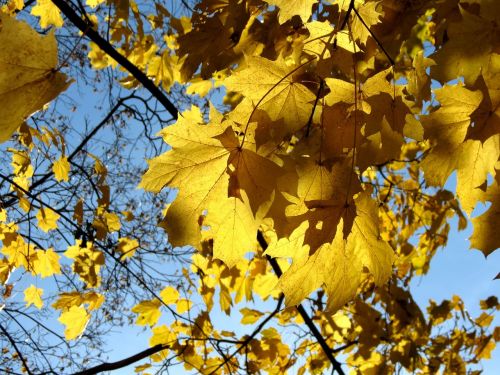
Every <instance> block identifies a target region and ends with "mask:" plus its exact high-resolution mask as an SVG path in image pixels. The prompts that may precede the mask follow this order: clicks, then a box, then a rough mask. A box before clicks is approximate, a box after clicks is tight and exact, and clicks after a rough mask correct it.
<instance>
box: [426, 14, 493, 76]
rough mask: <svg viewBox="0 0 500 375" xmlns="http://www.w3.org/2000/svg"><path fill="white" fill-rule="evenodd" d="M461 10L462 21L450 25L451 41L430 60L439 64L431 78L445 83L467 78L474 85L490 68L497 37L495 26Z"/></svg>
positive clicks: (449, 34)
mask: <svg viewBox="0 0 500 375" xmlns="http://www.w3.org/2000/svg"><path fill="white" fill-rule="evenodd" d="M459 9H460V13H461V16H462V19H461V20H460V21H457V22H451V23H450V25H449V26H448V28H447V30H446V33H447V36H448V38H449V40H448V41H447V42H446V43H445V44H444V45H443V46H442V48H440V49H438V50H437V51H436V52H435V53H434V54H432V55H431V56H430V58H431V59H433V60H434V61H435V62H436V65H434V66H432V67H431V76H432V77H433V78H434V79H437V80H439V81H441V82H442V83H445V82H448V81H450V80H453V79H457V77H464V80H465V83H466V84H473V83H474V82H475V81H476V79H477V77H478V76H479V74H481V71H482V68H483V67H484V66H487V65H488V61H489V59H490V55H491V52H492V49H493V46H494V43H495V39H494V38H496V34H495V31H494V30H495V29H494V26H493V23H492V22H489V21H487V20H485V19H483V18H482V17H480V16H477V15H474V14H472V13H470V12H468V11H467V10H465V9H464V8H463V7H460V8H459Z"/></svg>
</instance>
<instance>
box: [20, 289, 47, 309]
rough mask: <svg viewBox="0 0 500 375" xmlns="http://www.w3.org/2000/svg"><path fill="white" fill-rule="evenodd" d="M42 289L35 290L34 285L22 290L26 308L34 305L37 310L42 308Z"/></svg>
mask: <svg viewBox="0 0 500 375" xmlns="http://www.w3.org/2000/svg"><path fill="white" fill-rule="evenodd" d="M42 295H43V289H41V288H37V287H36V286H34V285H31V286H29V287H28V288H26V289H25V290H24V300H25V301H26V307H30V306H31V305H35V307H36V308H37V309H41V308H42V307H43V301H42Z"/></svg>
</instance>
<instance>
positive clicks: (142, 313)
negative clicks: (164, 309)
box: [132, 299, 161, 326]
mask: <svg viewBox="0 0 500 375" xmlns="http://www.w3.org/2000/svg"><path fill="white" fill-rule="evenodd" d="M160 306H161V303H160V301H158V300H157V299H154V300H150V301H142V302H141V303H138V304H137V305H135V306H134V307H133V308H132V312H134V313H136V314H138V315H139V316H138V317H137V320H136V322H135V324H137V325H139V326H146V325H149V326H154V325H155V324H156V322H158V319H160V315H161V312H160Z"/></svg>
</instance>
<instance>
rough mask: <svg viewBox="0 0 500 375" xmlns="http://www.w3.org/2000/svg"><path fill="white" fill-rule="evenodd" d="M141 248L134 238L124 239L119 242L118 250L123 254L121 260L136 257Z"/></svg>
mask: <svg viewBox="0 0 500 375" xmlns="http://www.w3.org/2000/svg"><path fill="white" fill-rule="evenodd" d="M138 247H139V241H137V240H136V239H133V238H127V237H122V238H120V239H119V240H118V247H117V250H118V251H119V252H120V253H121V254H122V256H121V259H127V258H131V257H133V256H134V254H135V251H136V250H137V248H138Z"/></svg>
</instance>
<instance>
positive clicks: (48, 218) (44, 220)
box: [36, 207, 60, 232]
mask: <svg viewBox="0 0 500 375" xmlns="http://www.w3.org/2000/svg"><path fill="white" fill-rule="evenodd" d="M59 217H60V216H59V214H57V213H56V212H54V211H53V210H51V209H49V208H44V207H42V208H40V210H39V211H38V213H37V214H36V218H37V220H38V227H39V228H40V229H41V230H43V231H44V232H48V231H51V230H54V229H57V220H59Z"/></svg>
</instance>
